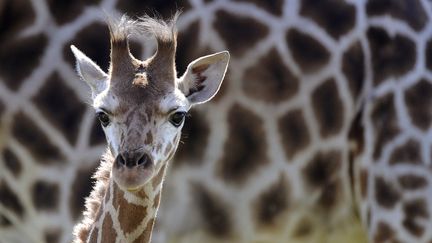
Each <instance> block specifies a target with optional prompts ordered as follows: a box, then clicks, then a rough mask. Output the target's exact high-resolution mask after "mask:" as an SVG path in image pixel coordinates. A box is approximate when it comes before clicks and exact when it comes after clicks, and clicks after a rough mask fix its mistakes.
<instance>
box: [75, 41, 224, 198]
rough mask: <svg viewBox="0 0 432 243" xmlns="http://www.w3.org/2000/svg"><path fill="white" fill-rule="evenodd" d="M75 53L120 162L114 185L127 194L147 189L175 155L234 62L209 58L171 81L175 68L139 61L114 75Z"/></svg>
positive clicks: (221, 55)
mask: <svg viewBox="0 0 432 243" xmlns="http://www.w3.org/2000/svg"><path fill="white" fill-rule="evenodd" d="M72 51H73V53H74V55H75V57H76V59H77V71H78V74H79V75H80V76H81V78H82V79H83V80H84V81H86V82H87V83H88V84H89V86H90V87H91V90H92V97H93V107H94V108H95V110H96V116H97V117H98V119H99V120H100V122H101V125H102V127H103V129H104V132H105V135H106V138H107V142H108V146H109V148H110V151H111V154H112V155H113V156H114V158H115V160H114V161H113V167H112V175H113V179H114V181H115V182H116V183H117V184H118V185H119V186H120V187H121V188H122V189H126V190H137V189H139V188H141V187H142V186H144V184H146V183H147V182H148V181H149V180H151V178H153V176H154V175H156V174H157V173H158V172H159V170H160V169H161V167H162V166H163V165H164V164H166V163H167V161H168V160H169V159H170V158H171V157H172V156H173V155H174V152H175V150H176V148H177V145H178V143H179V140H180V132H181V128H182V126H183V123H184V118H185V115H186V113H187V112H188V110H189V109H190V108H191V107H192V106H193V105H196V104H201V103H204V102H207V101H208V100H210V99H211V98H212V97H213V96H214V95H215V94H216V93H217V91H218V90H219V87H220V85H221V83H222V80H223V78H224V75H225V72H226V69H227V66H228V61H229V54H228V52H226V51H225V52H219V53H216V54H213V55H208V56H204V57H201V58H198V59H197V60H195V61H193V62H192V63H190V64H189V66H188V68H187V70H186V72H185V74H184V75H183V76H182V77H180V78H175V76H176V75H175V72H174V75H166V73H167V72H166V70H170V69H172V70H174V67H173V66H169V65H166V68H162V67H161V66H157V65H161V64H164V63H160V62H156V61H155V59H152V60H150V61H149V60H147V61H145V62H142V61H139V60H134V61H135V62H136V63H132V64H131V65H123V66H121V67H118V66H117V67H112V69H111V72H110V75H108V74H106V73H105V72H103V71H102V70H101V69H100V68H99V67H98V66H97V65H96V64H95V63H94V62H93V61H92V60H91V59H90V58H88V57H87V56H85V55H84V54H83V53H82V52H81V51H79V50H78V49H77V48H75V47H72ZM117 54H118V53H117ZM112 56H114V55H112ZM124 56H126V57H129V55H124ZM152 61H153V63H152ZM120 63H121V64H124V63H126V64H127V63H128V62H127V61H124V62H120ZM156 64H157V65H156ZM152 65H153V66H152ZM137 70H138V71H137Z"/></svg>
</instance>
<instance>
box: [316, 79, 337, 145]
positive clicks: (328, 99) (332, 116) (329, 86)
mask: <svg viewBox="0 0 432 243" xmlns="http://www.w3.org/2000/svg"><path fill="white" fill-rule="evenodd" d="M312 105H313V109H314V112H315V115H316V118H317V121H318V125H319V129H320V134H321V136H322V137H323V138H326V137H329V136H331V135H334V134H337V133H338V132H339V131H340V130H341V128H342V125H343V124H342V123H343V119H344V110H343V106H342V101H341V99H340V97H339V92H338V88H337V85H336V82H335V80H334V79H328V80H326V81H325V82H324V83H323V84H321V85H319V86H318V87H317V88H316V89H315V90H314V91H313V92H312Z"/></svg>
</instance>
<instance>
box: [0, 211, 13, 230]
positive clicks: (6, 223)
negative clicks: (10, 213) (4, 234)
mask: <svg viewBox="0 0 432 243" xmlns="http://www.w3.org/2000/svg"><path fill="white" fill-rule="evenodd" d="M0 226H1V227H2V228H6V227H10V226H12V222H11V221H10V220H9V219H8V218H6V217H5V216H4V215H1V214H0Z"/></svg>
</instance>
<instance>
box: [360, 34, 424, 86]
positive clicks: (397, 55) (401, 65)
mask: <svg viewBox="0 0 432 243" xmlns="http://www.w3.org/2000/svg"><path fill="white" fill-rule="evenodd" d="M367 38H368V40H369V46H370V49H371V51H370V52H371V54H372V70H373V79H374V84H375V85H378V84H380V83H381V82H382V81H383V80H384V79H386V78H390V77H399V76H401V75H403V74H405V73H406V72H408V71H409V70H411V69H412V67H413V66H414V64H415V61H416V50H415V49H416V48H415V44H414V42H413V41H412V40H410V39H408V38H406V37H404V36H401V35H398V34H397V35H395V36H394V37H390V36H389V34H388V33H387V32H386V30H384V29H381V28H377V27H370V28H369V29H368V30H367Z"/></svg>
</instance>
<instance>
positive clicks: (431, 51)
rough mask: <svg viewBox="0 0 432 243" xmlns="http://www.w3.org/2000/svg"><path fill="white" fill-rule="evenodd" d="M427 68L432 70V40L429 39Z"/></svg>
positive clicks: (427, 44)
mask: <svg viewBox="0 0 432 243" xmlns="http://www.w3.org/2000/svg"><path fill="white" fill-rule="evenodd" d="M425 54H426V58H425V59H426V67H427V68H428V69H429V70H432V39H429V40H428V41H427V43H426V53H425Z"/></svg>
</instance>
